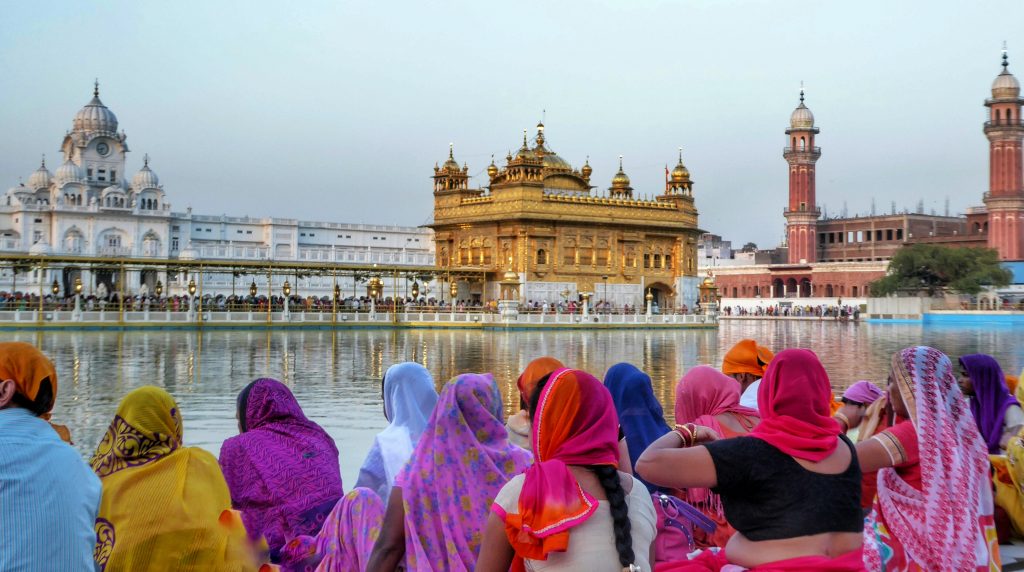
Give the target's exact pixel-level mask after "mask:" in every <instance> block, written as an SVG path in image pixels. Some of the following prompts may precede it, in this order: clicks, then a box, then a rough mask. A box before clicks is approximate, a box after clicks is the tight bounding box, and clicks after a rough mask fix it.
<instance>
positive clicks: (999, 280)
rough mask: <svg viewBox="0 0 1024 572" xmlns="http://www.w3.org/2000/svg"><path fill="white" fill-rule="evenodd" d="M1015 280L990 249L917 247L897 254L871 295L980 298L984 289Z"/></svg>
mask: <svg viewBox="0 0 1024 572" xmlns="http://www.w3.org/2000/svg"><path fill="white" fill-rule="evenodd" d="M1012 278H1013V274H1012V273H1011V272H1010V271H1009V270H1007V269H1005V268H1003V267H1002V265H1000V263H999V253H998V252H996V251H995V250H993V249H991V248H953V247H949V246H940V245H935V244H914V245H912V246H904V247H903V248H901V249H899V250H898V251H896V254H895V255H894V256H893V257H892V260H890V261H889V271H888V272H887V273H886V276H885V277H884V278H881V279H879V280H876V281H875V282H872V283H871V295H872V296H888V295H889V294H897V293H907V294H920V293H922V292H924V293H927V294H928V295H929V296H934V295H936V294H938V293H940V292H942V291H944V290H947V289H948V290H951V291H953V292H958V293H961V294H977V293H978V292H980V291H981V290H982V287H984V286H1006V285H1007V284H1009V283H1010V280H1011V279H1012Z"/></svg>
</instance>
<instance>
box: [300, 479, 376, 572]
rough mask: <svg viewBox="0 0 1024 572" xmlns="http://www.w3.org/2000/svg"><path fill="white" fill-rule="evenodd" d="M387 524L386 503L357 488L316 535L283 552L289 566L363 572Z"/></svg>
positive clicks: (343, 500)
mask: <svg viewBox="0 0 1024 572" xmlns="http://www.w3.org/2000/svg"><path fill="white" fill-rule="evenodd" d="M383 523H384V501H382V500H380V497H379V496H377V493H375V492H374V491H371V490H370V489H365V488H360V487H356V488H354V489H352V490H351V491H349V492H348V494H346V495H345V496H343V497H341V500H340V501H338V504H336V505H334V510H332V511H331V514H329V515H327V522H325V523H324V527H323V528H322V529H320V533H319V534H317V535H316V536H305V535H303V536H300V537H298V538H295V539H293V540H290V541H289V542H288V544H286V545H285V547H284V549H282V551H281V560H282V562H286V563H288V567H290V568H293V569H301V567H303V566H304V567H305V569H307V570H314V569H315V570H316V572H363V570H366V564H367V563H368V561H369V560H370V553H371V552H373V543H374V542H376V541H377V537H378V536H380V530H381V526H382V525H383Z"/></svg>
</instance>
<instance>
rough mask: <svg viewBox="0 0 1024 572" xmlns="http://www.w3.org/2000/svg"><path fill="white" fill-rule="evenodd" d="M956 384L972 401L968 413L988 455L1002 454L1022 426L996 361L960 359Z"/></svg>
mask: <svg viewBox="0 0 1024 572" xmlns="http://www.w3.org/2000/svg"><path fill="white" fill-rule="evenodd" d="M959 384H960V389H961V390H962V391H963V392H964V395H966V396H968V398H969V400H970V402H971V413H973V414H974V421H975V422H976V423H977V425H978V431H980V432H981V438H982V439H983V440H984V441H985V444H986V445H987V447H988V452H989V453H992V454H999V453H1002V452H1005V451H1006V445H1007V443H1009V441H1010V438H1011V437H1013V436H1014V435H1016V434H1017V432H1018V431H1020V430H1021V428H1022V427H1024V410H1022V409H1021V407H1020V403H1017V400H1016V399H1015V398H1014V397H1013V395H1012V394H1011V393H1010V390H1009V389H1008V388H1007V387H1006V377H1005V376H1004V375H1003V370H1002V368H1000V367H999V362H997V361H996V360H995V358H994V357H992V356H990V355H985V354H971V355H966V356H963V357H962V358H960V379H959Z"/></svg>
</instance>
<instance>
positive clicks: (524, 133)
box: [523, 129, 529, 149]
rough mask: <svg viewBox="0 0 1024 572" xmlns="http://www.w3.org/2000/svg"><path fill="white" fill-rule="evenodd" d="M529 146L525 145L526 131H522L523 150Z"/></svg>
mask: <svg viewBox="0 0 1024 572" xmlns="http://www.w3.org/2000/svg"><path fill="white" fill-rule="evenodd" d="M528 148H529V145H527V144H526V130H525V129H523V149H528Z"/></svg>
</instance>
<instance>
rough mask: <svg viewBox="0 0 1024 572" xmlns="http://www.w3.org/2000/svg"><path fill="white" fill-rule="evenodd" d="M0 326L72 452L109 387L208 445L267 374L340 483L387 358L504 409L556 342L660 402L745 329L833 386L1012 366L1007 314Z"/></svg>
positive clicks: (364, 437) (587, 365)
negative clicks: (533, 326) (930, 353)
mask: <svg viewBox="0 0 1024 572" xmlns="http://www.w3.org/2000/svg"><path fill="white" fill-rule="evenodd" d="M0 337H2V338H3V339H7V340H21V341H26V342H31V343H34V344H36V345H38V346H40V347H41V348H42V349H43V351H44V352H46V354H47V355H49V356H50V357H51V358H52V359H53V360H54V361H55V363H56V365H57V372H58V376H59V378H60V390H59V395H58V401H57V407H56V409H55V411H54V420H55V421H58V422H60V423H64V424H67V425H68V426H69V427H70V428H71V430H72V432H73V436H74V441H75V446H76V447H77V448H78V449H79V450H80V451H82V453H83V455H91V453H92V451H93V449H94V448H95V447H96V444H97V442H98V441H99V439H100V437H101V436H102V434H103V431H104V430H105V429H106V427H107V425H108V424H109V423H110V420H111V417H112V416H113V414H114V410H115V408H116V407H117V402H118V400H120V398H121V397H122V396H123V395H124V394H125V393H127V392H128V391H129V390H131V389H133V388H135V387H138V386H140V385H145V384H154V385H159V386H162V387H164V388H166V389H167V390H168V391H170V392H171V393H172V394H173V395H174V397H175V398H177V400H178V403H179V405H180V407H181V411H182V415H183V417H184V423H185V440H186V442H187V443H188V444H190V445H198V446H201V447H204V448H207V449H209V450H210V451H212V452H214V453H218V452H219V450H220V445H221V443H222V442H223V441H224V439H225V438H227V437H229V436H231V435H233V434H235V433H236V432H237V430H238V429H237V421H236V419H235V396H236V395H237V394H238V392H239V390H241V388H242V387H243V386H245V385H246V384H247V383H248V382H250V381H252V380H253V379H255V378H258V377H274V378H277V379H280V380H282V381H284V382H285V383H287V384H288V385H289V386H290V387H291V388H292V390H293V391H294V392H295V394H296V396H297V397H298V399H299V401H300V403H301V404H302V406H303V408H304V409H305V411H306V414H307V415H308V416H310V417H311V418H313V419H314V420H316V421H317V422H318V423H320V424H321V425H323V427H324V428H325V429H326V430H327V431H328V432H330V434H331V435H332V436H333V437H334V438H335V440H336V441H337V444H338V449H339V450H340V451H341V466H342V476H343V477H344V480H345V483H346V484H347V486H352V484H354V483H355V479H356V474H357V472H358V470H359V466H360V464H361V463H362V460H363V456H364V455H365V454H366V451H367V449H368V448H369V445H370V443H371V441H372V439H373V436H374V435H375V434H376V432H377V431H379V430H380V429H381V428H383V426H384V424H385V423H384V418H383V414H382V410H381V399H380V381H381V378H382V376H383V375H384V370H385V369H387V367H388V366H389V365H391V364H393V363H396V362H399V361H408V360H412V361H418V362H421V363H423V364H424V365H425V366H426V367H427V368H428V369H429V370H430V372H431V373H432V374H434V376H435V379H437V380H438V381H439V382H440V381H442V380H446V379H448V378H451V377H452V376H454V375H455V374H457V373H460V372H467V371H484V372H492V373H493V374H494V376H495V378H497V380H498V382H499V383H500V385H501V387H502V388H503V395H504V397H505V409H506V412H510V411H511V410H512V408H513V407H517V406H518V397H517V394H516V392H515V379H516V377H517V376H518V372H519V371H520V370H521V369H522V368H523V367H524V366H525V365H526V363H527V362H529V361H530V360H531V359H533V358H535V357H538V356H541V355H552V356H556V357H558V358H559V359H561V360H563V361H564V362H565V363H567V364H569V365H571V366H574V367H580V368H582V369H585V370H587V371H590V372H592V373H594V374H595V375H597V376H599V377H603V375H604V372H605V370H607V369H608V367H610V366H611V365H613V364H615V363H618V362H620V361H628V362H631V363H633V364H635V365H637V366H638V367H640V368H641V369H643V370H644V371H646V372H647V373H649V374H650V375H651V377H652V378H653V380H654V388H655V392H656V394H657V395H658V397H659V399H660V400H661V402H662V403H663V404H664V405H665V411H666V413H667V414H669V415H671V409H672V407H671V405H672V402H673V398H672V394H673V387H674V385H675V382H676V380H678V379H679V377H680V376H681V375H682V374H683V373H684V372H685V371H686V370H687V369H688V368H690V367H692V366H694V365H699V364H719V365H720V364H721V359H722V355H723V354H724V352H725V351H727V350H728V349H729V347H730V346H731V345H732V344H733V343H734V342H736V341H738V340H740V339H742V338H746V337H751V338H755V339H757V340H758V342H760V343H762V344H764V345H767V346H769V347H770V348H772V349H774V350H779V349H782V348H787V347H803V348H810V349H813V350H814V351H816V352H817V353H818V355H819V356H820V357H821V359H822V362H824V364H825V368H826V369H827V370H828V372H829V375H830V377H831V379H832V383H833V386H834V387H835V388H837V389H840V388H843V387H845V386H847V385H848V384H850V383H852V382H854V381H857V380H858V379H870V380H873V381H875V382H876V383H879V384H884V383H885V378H886V375H887V368H888V363H889V358H890V356H891V355H892V353H893V352H894V351H896V350H897V349H899V348H901V347H904V346H909V345H916V344H927V345H932V346H935V347H937V348H939V349H941V350H942V351H944V352H947V353H948V354H949V355H950V356H951V357H953V358H954V360H955V358H956V356H959V355H962V354H966V353H976V352H982V353H989V354H992V355H994V356H995V357H996V359H998V360H999V362H1000V364H1002V365H1003V367H1004V368H1005V370H1006V371H1007V373H1012V374H1016V373H1018V372H1019V371H1020V369H1021V367H1022V366H1024V344H1021V343H1020V341H1021V337H1020V331H1019V330H1018V329H1014V328H1012V327H1009V326H1003V327H999V326H996V327H970V326H962V325H958V326H932V325H927V326H926V325H920V324H865V323H861V324H857V323H838V322H834V321H824V322H802V321H724V322H722V323H721V324H720V327H719V328H718V329H717V330H714V329H705V330H686V329H676V330H652V331H642V330H589V331H588V330H573V331H568V330H561V331H559V330H529V331H507V332H506V331H481V330H469V329H347V330H337V331H334V332H331V331H327V330H305V331H303V330H291V331H273V330H271V331H238V330H234V331H223V330H213V331H205V332H202V333H199V332H196V331H184V330H167V331H129V332H98V331H95V332H94V331H90V332H71V331H67V332H32V331H19V332H5V333H3V334H0Z"/></svg>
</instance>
